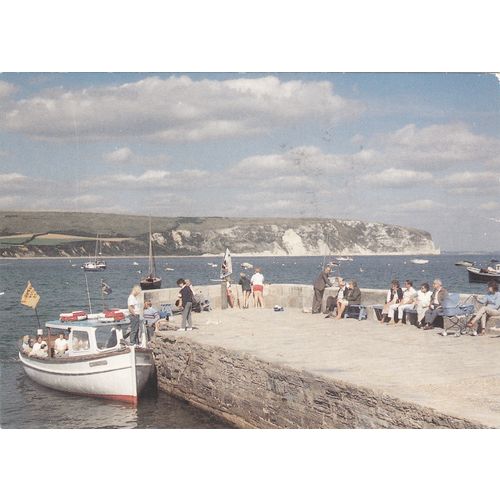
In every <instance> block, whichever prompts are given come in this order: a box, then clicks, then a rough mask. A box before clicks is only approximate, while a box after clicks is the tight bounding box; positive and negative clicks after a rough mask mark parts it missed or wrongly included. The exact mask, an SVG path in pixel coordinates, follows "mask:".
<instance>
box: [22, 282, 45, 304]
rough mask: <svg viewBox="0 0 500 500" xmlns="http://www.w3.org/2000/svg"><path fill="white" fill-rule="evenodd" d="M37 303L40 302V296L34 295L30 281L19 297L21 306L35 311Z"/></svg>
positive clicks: (34, 291)
mask: <svg viewBox="0 0 500 500" xmlns="http://www.w3.org/2000/svg"><path fill="white" fill-rule="evenodd" d="M39 301H40V295H38V293H36V290H35V289H34V288H33V286H32V284H31V281H28V285H27V286H26V290H24V292H23V294H22V296H21V304H23V305H24V306H28V307H31V309H36V306H37V304H38V302H39Z"/></svg>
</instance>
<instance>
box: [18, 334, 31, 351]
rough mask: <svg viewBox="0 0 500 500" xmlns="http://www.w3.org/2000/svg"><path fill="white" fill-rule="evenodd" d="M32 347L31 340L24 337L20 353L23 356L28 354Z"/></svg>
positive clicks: (28, 337) (27, 336)
mask: <svg viewBox="0 0 500 500" xmlns="http://www.w3.org/2000/svg"><path fill="white" fill-rule="evenodd" d="M31 349H32V345H31V339H30V336H29V335H25V336H24V337H23V343H22V345H21V352H22V353H23V354H28V355H29V353H30V352H31Z"/></svg>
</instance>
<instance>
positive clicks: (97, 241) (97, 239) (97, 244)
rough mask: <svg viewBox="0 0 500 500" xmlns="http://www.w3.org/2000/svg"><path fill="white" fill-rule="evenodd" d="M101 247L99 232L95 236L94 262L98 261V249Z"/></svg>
mask: <svg viewBox="0 0 500 500" xmlns="http://www.w3.org/2000/svg"><path fill="white" fill-rule="evenodd" d="M98 247H99V233H97V235H96V237H95V255H94V262H96V263H97V249H98Z"/></svg>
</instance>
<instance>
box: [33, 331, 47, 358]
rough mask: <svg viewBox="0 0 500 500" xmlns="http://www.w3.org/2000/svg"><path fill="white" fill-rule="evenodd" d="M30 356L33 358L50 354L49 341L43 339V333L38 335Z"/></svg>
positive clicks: (45, 356)
mask: <svg viewBox="0 0 500 500" xmlns="http://www.w3.org/2000/svg"><path fill="white" fill-rule="evenodd" d="M29 356H30V357H32V358H47V357H48V356H49V352H48V349H47V342H45V340H43V338H42V336H41V335H38V337H37V339H36V342H35V343H34V344H33V349H31V352H30V353H29Z"/></svg>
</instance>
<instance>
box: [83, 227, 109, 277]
mask: <svg viewBox="0 0 500 500" xmlns="http://www.w3.org/2000/svg"><path fill="white" fill-rule="evenodd" d="M106 267H107V265H106V261H105V260H103V259H102V241H101V240H100V239H99V234H97V236H96V240H95V254H94V260H89V261H88V262H85V263H84V264H83V265H82V269H83V270H84V271H104V269H106Z"/></svg>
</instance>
